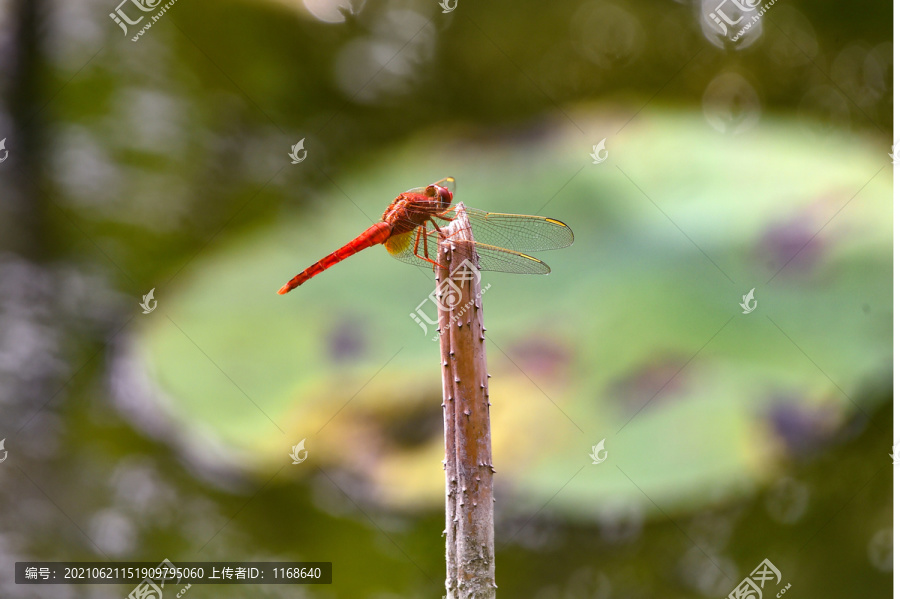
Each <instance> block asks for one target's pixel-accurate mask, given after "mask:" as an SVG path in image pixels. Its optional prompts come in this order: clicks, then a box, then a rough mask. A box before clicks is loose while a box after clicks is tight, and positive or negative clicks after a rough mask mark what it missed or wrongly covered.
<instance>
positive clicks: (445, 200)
mask: <svg viewBox="0 0 900 599" xmlns="http://www.w3.org/2000/svg"><path fill="white" fill-rule="evenodd" d="M437 188H438V194H440V197H441V203H442V204H444V205H445V206H449V205H450V202H452V201H453V192H452V191H450V190H449V189H447V188H446V187H441V186H440V185H438V186H437Z"/></svg>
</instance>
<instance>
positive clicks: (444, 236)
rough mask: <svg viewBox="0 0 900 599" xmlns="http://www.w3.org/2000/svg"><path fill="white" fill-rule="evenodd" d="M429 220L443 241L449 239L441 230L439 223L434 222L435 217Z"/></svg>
mask: <svg viewBox="0 0 900 599" xmlns="http://www.w3.org/2000/svg"><path fill="white" fill-rule="evenodd" d="M428 220H429V221H431V224H432V225H434V230H435V231H437V234H438V236H439V237H440V238H441V239H447V236H446V235H444V232H443V231H442V230H441V226H440V225H439V224H437V221H435V220H434V217H433V216H431V217H429V218H428Z"/></svg>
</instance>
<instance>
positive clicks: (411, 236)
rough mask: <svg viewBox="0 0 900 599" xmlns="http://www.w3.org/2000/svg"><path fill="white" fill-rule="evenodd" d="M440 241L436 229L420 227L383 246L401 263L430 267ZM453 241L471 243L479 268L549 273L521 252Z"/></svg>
mask: <svg viewBox="0 0 900 599" xmlns="http://www.w3.org/2000/svg"><path fill="white" fill-rule="evenodd" d="M439 240H440V238H439V236H438V235H437V232H436V231H434V230H432V231H426V230H425V229H424V228H423V227H419V228H418V229H417V230H416V231H411V232H410V233H405V234H403V235H395V236H394V237H392V238H390V239H389V240H388V241H387V242H385V247H387V250H388V252H389V253H390V254H391V255H392V256H393V257H394V258H396V259H397V260H400V261H401V262H406V263H407V264H412V265H414V266H422V267H428V268H433V267H434V264H433V263H432V262H430V261H429V260H434V261H435V262H436V261H437V258H436V256H437V248H438V241H439ZM455 243H456V244H457V245H463V244H465V243H471V244H472V246H473V249H474V250H475V253H476V255H477V257H478V267H479V269H480V270H487V271H493V272H508V273H513V274H528V275H545V274H548V273H549V272H550V267H549V266H547V265H546V264H545V263H543V262H541V261H540V260H538V259H537V258H534V257H532V256H529V255H527V254H523V253H521V252H517V251H514V250H509V249H506V248H502V247H497V246H494V245H488V244H486V243H480V242H465V241H455ZM417 246H418V247H417Z"/></svg>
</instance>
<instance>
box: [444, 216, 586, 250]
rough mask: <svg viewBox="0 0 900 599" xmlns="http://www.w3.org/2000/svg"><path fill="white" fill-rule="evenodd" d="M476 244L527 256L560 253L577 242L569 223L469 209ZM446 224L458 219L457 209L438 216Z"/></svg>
mask: <svg viewBox="0 0 900 599" xmlns="http://www.w3.org/2000/svg"><path fill="white" fill-rule="evenodd" d="M466 214H468V215H469V222H470V223H471V225H472V236H473V237H475V241H477V242H479V243H484V244H487V245H492V246H497V247H501V248H506V249H510V250H521V251H525V252H540V251H543V250H558V249H561V248H565V247H569V246H570V245H572V242H573V241H575V235H574V234H573V233H572V229H570V228H569V226H568V225H566V223H564V222H562V221H558V220H556V219H553V218H547V217H545V216H528V215H525V214H505V213H502V212H485V211H483V210H477V209H475V208H469V207H468V206H466ZM435 218H437V219H440V220H442V221H449V220H453V219H454V218H456V211H455V208H454V209H451V210H448V211H447V212H444V213H443V214H440V215H438V216H436V217H435Z"/></svg>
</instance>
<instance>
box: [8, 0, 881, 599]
mask: <svg viewBox="0 0 900 599" xmlns="http://www.w3.org/2000/svg"><path fill="white" fill-rule="evenodd" d="M139 3H140V2H138V3H136V4H132V3H129V4H128V5H127V6H126V5H124V4H121V5H118V6H117V5H116V2H115V0H113V1H109V2H107V1H106V0H75V1H69V2H58V1H57V2H51V1H48V0H12V1H11V2H8V3H6V4H3V5H2V6H0V47H2V48H3V50H2V52H0V77H2V79H0V92H2V104H0V139H4V140H5V142H4V145H5V150H0V159H3V153H4V152H8V155H7V157H6V159H3V160H2V162H0V410H2V414H3V416H2V418H0V439H4V440H5V442H4V446H5V447H4V449H5V451H7V452H8V455H7V459H6V460H4V461H3V462H0V498H2V501H3V506H4V509H3V510H0V557H2V562H0V563H2V564H3V565H2V567H0V595H2V596H3V597H16V598H18V597H29V598H30V597H40V598H41V599H44V598H57V597H59V598H70V597H72V598H74V597H91V598H94V597H96V598H106V597H123V596H126V595H127V594H128V592H129V591H130V590H131V589H130V588H126V587H125V586H117V585H115V586H102V585H96V586H44V587H34V586H32V587H26V586H21V585H19V586H17V585H15V584H14V583H13V570H12V564H13V563H14V562H15V561H25V560H38V559H41V560H143V561H154V562H159V561H162V560H163V559H164V558H168V559H170V560H172V561H173V562H178V561H204V560H232V561H237V560H258V561H263V560H308V561H331V562H333V563H334V584H332V585H329V586H310V587H301V586H296V587H289V586H254V587H239V586H197V585H195V586H193V587H192V588H191V589H190V590H189V591H188V592H187V593H186V595H185V596H191V597H273V598H280V597H285V598H287V597H311V598H312V597H317V598H318V597H322V598H335V599H337V598H354V599H356V598H366V599H393V598H398V597H425V596H434V597H437V596H440V595H442V594H443V576H444V575H443V551H444V546H443V543H444V541H443V538H442V537H441V530H442V529H443V497H444V492H443V471H442V468H441V459H442V441H441V435H442V431H441V411H440V393H441V391H440V367H439V366H440V365H439V362H438V346H437V343H436V342H434V341H433V340H432V332H431V331H429V332H428V333H427V334H426V333H425V332H424V331H423V330H422V329H421V328H420V327H419V326H418V325H417V323H416V321H415V320H414V318H412V317H411V316H412V315H414V314H416V311H417V309H419V308H420V307H421V309H422V310H424V311H425V313H428V311H429V309H430V310H431V311H432V312H433V310H434V307H433V305H431V304H430V302H427V297H428V294H429V293H430V292H431V291H432V290H433V275H432V274H431V273H430V272H429V271H428V270H427V269H416V268H413V267H410V266H408V265H405V264H402V263H400V262H397V261H395V260H393V259H391V258H390V257H389V256H388V255H387V253H386V252H385V251H384V250H382V249H381V248H373V249H370V250H367V251H366V252H364V253H362V254H359V255H358V256H355V257H354V258H353V259H352V260H349V261H347V262H345V263H343V264H341V265H339V266H337V267H335V268H334V269H333V270H331V271H329V272H327V273H325V274H323V275H320V276H319V277H317V278H316V279H314V280H312V281H310V282H309V283H307V284H306V285H304V286H303V287H301V288H300V289H298V290H296V291H294V292H292V293H291V294H289V295H287V296H278V295H276V294H275V291H276V290H277V289H278V288H279V287H280V286H281V285H282V284H283V283H284V282H285V281H286V280H287V279H289V278H290V277H292V276H293V275H294V274H296V273H297V272H299V271H300V270H302V269H303V268H305V267H306V266H308V265H309V264H311V263H313V262H314V261H316V260H318V259H319V258H321V257H322V256H324V255H325V254H327V253H329V252H331V251H333V250H334V249H337V248H338V247H339V246H341V245H343V244H344V243H345V242H346V241H348V240H349V239H351V238H352V237H353V236H355V235H356V234H358V233H359V232H360V231H362V230H363V229H364V228H365V227H367V226H368V225H370V224H371V223H372V222H373V221H374V220H377V219H378V218H379V217H380V215H381V213H382V211H383V210H384V208H385V207H386V206H387V204H388V203H389V202H390V201H391V200H392V199H393V198H394V197H395V196H396V195H397V194H398V193H400V192H402V191H404V190H406V189H408V188H412V187H416V186H420V185H425V184H428V183H431V182H433V181H436V180H438V179H440V178H443V177H445V176H451V175H452V176H454V177H456V179H457V182H458V183H457V195H456V198H457V199H458V200H460V201H463V202H465V203H466V204H467V205H470V206H473V207H477V208H480V209H483V210H494V211H505V212H518V213H526V214H543V215H546V216H551V217H554V218H557V219H560V220H562V221H565V222H567V223H568V224H569V225H570V226H571V227H572V229H573V230H574V232H575V239H576V241H575V244H574V245H573V246H572V247H571V248H568V249H566V250H562V251H556V252H548V253H545V254H539V255H538V256H539V257H540V258H542V259H544V260H545V261H546V262H547V263H548V264H550V266H551V267H552V268H553V272H552V274H550V275H549V276H548V277H525V276H517V275H506V274H499V273H485V274H484V278H483V280H482V284H483V285H485V286H486V285H487V284H488V283H489V284H490V288H489V289H488V291H487V293H486V294H485V297H484V309H485V322H486V326H487V329H488V333H487V336H488V339H487V340H486V342H487V344H488V351H487V356H488V363H489V368H490V372H491V373H492V379H491V400H492V404H493V405H492V418H493V441H494V464H495V467H496V468H497V475H496V477H495V495H496V498H497V501H496V504H495V507H496V541H497V583H498V585H499V596H501V597H504V596H505V597H533V598H535V599H557V598H559V599H582V598H584V599H613V598H616V599H618V598H645V597H647V598H649V597H659V596H666V597H677V598H682V597H684V598H687V597H726V596H727V595H728V593H729V592H730V591H731V590H732V589H733V588H734V587H735V586H736V585H737V583H738V582H740V581H741V580H742V579H743V578H744V577H745V576H747V575H749V573H750V572H751V571H752V570H753V569H754V568H755V567H756V566H757V564H759V563H760V562H761V561H762V560H763V559H764V558H767V559H769V560H770V561H771V562H772V563H773V564H774V565H775V566H776V567H777V568H778V569H779V570H780V572H781V575H782V580H781V581H780V585H779V586H778V587H777V588H774V589H770V588H769V587H767V588H766V589H765V591H766V593H765V595H764V596H765V597H767V598H768V597H770V596H774V594H775V593H776V592H777V591H778V590H780V589H781V588H783V587H784V586H786V585H787V584H788V583H790V585H791V588H790V589H789V590H788V591H787V593H786V594H785V596H788V597H790V596H793V595H797V596H801V595H802V596H809V597H811V596H817V597H826V598H829V597H834V598H838V597H846V596H866V597H888V596H890V592H891V591H890V588H891V574H892V572H891V561H892V536H891V531H890V529H891V526H892V512H891V507H890V506H891V503H890V493H891V481H892V478H891V469H890V458H889V457H888V453H889V452H890V450H891V444H892V440H891V434H890V429H891V416H892V406H891V358H892V351H891V343H892V337H891V332H890V331H891V323H892V304H891V301H892V300H891V268H892V264H891V253H890V252H891V242H892V230H891V217H892V206H891V189H892V167H891V158H890V157H889V156H888V154H889V152H890V150H891V141H892V140H891V134H890V131H891V129H892V118H891V113H892V97H891V89H892V84H893V82H892V69H893V63H892V59H891V57H892V39H891V29H890V18H889V17H890V16H891V6H890V4H888V3H876V4H871V5H867V7H866V9H865V10H860V9H858V8H857V7H854V6H852V5H848V4H846V3H838V2H825V3H822V2H788V1H787V0H779V2H777V3H776V4H775V5H774V6H773V7H772V8H770V9H769V10H768V12H767V13H766V14H765V16H764V18H763V19H762V21H761V22H758V23H755V24H754V25H753V27H752V28H751V29H750V30H749V31H747V33H746V34H744V35H743V37H742V38H741V39H740V41H739V42H737V43H732V42H730V41H728V39H727V37H726V36H722V35H720V34H719V30H718V29H717V26H716V24H715V23H714V21H713V20H711V19H710V18H709V17H708V15H709V13H715V11H716V10H717V9H720V10H722V11H725V13H726V14H729V15H731V17H732V18H734V17H736V16H739V15H740V14H741V13H736V12H734V11H735V10H739V9H737V8H735V7H736V4H734V3H732V2H730V0H729V2H728V3H727V5H726V3H721V2H706V1H705V0H701V1H697V2H687V1H685V2H674V1H662V0H660V1H641V2H627V3H626V2H619V1H605V0H588V1H582V2H568V1H566V2H557V3H537V2H530V1H522V2H499V3H491V4H490V5H488V6H485V5H476V4H475V3H471V4H470V3H469V2H467V1H466V0H463V1H462V2H459V3H455V2H448V3H445V10H448V12H442V6H441V5H439V4H438V2H437V1H429V2H404V1H368V2H358V1H356V0H353V1H352V2H348V1H345V2H334V1H332V0H278V1H272V2H267V1H262V0H259V1H244V2H239V1H232V0H224V1H222V2H218V3H215V4H210V3H201V2H196V1H193V0H179V1H178V2H176V3H175V4H174V5H173V6H172V7H171V8H170V9H169V10H168V11H167V12H166V13H165V14H164V15H162V16H161V17H160V18H159V20H158V21H157V22H155V23H153V25H152V27H151V28H149V29H147V30H146V31H144V33H143V34H142V35H141V36H140V37H138V38H136V39H137V41H132V37H133V36H135V35H137V33H138V32H139V31H140V30H141V27H143V26H144V24H145V23H146V22H147V21H148V18H145V19H144V21H143V22H141V23H139V24H136V25H130V26H128V27H127V31H128V34H127V35H125V34H124V33H123V30H122V28H120V27H119V25H117V24H116V22H114V20H113V19H111V18H110V13H114V12H115V11H116V9H117V8H119V7H121V9H122V11H123V12H124V13H125V14H127V15H130V18H131V19H136V18H137V17H138V16H139V15H142V14H145V15H155V14H156V12H147V13H143V12H142V11H141V10H140V9H139V7H138V6H137V4H139ZM750 4H753V3H752V2H750ZM143 5H144V6H150V7H153V6H155V5H156V2H154V1H153V0H143ZM745 6H747V4H746V3H745ZM450 9H452V10H450ZM728 11H731V12H728ZM748 14H752V13H748ZM735 20H736V19H735ZM731 35H732V36H733V32H732V34H731ZM300 140H303V147H304V150H305V151H306V152H307V154H306V158H305V159H304V160H303V161H302V162H300V163H299V164H291V158H290V157H289V156H288V154H289V152H290V151H291V148H292V146H294V145H295V144H297V143H298V141H300ZM601 141H603V143H604V147H603V149H600V150H599V151H598V154H597V155H598V156H599V157H600V158H604V160H603V161H602V162H601V163H599V164H595V160H594V159H592V156H591V153H592V151H594V150H595V147H596V146H597V144H598V143H600V142H601ZM606 152H608V154H606ZM301 155H302V153H301ZM151 289H153V290H154V298H153V299H154V301H157V302H158V305H156V308H155V309H154V310H153V311H152V312H150V313H148V314H144V313H142V312H143V310H142V308H141V306H140V305H139V303H140V302H141V301H142V299H143V297H144V296H145V295H146V294H147V293H148V292H149V291H150V290H151ZM751 289H753V290H754V300H755V301H757V302H758V304H755V306H756V307H755V309H754V310H753V311H751V312H749V313H746V314H745V313H743V312H744V310H743V309H742V307H741V306H740V305H739V304H740V303H741V301H742V298H743V296H745V295H746V294H748V292H749V291H750V290H751ZM422 302H425V303H424V304H423V303H422ZM151 305H152V304H151ZM434 317H435V315H434V314H431V318H434ZM301 440H304V445H305V449H306V450H308V451H309V454H308V459H307V460H306V461H304V462H303V463H302V464H298V465H293V464H291V458H290V457H289V455H288V454H289V453H290V452H291V448H292V447H293V446H295V445H296V444H298V443H299V442H300V441H301ZM601 440H603V442H604V451H607V452H608V453H607V454H603V452H602V451H601V452H600V455H601V456H602V455H606V459H604V461H603V462H602V463H600V464H594V463H592V458H591V457H590V455H589V454H590V453H591V452H592V448H593V447H594V446H596V445H597V444H598V443H599V442H600V441H601ZM173 596H174V595H173Z"/></svg>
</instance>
